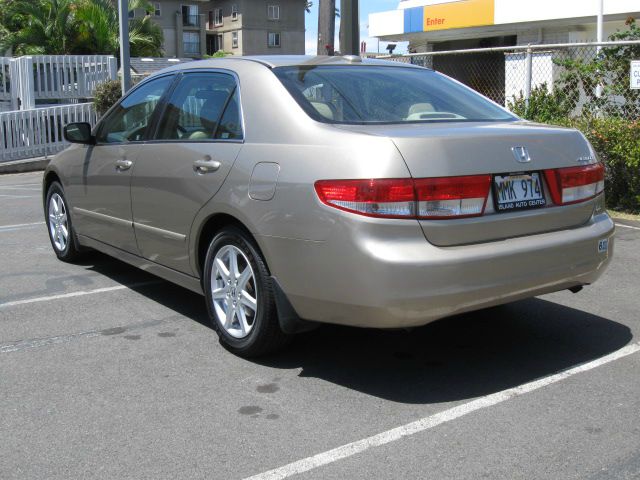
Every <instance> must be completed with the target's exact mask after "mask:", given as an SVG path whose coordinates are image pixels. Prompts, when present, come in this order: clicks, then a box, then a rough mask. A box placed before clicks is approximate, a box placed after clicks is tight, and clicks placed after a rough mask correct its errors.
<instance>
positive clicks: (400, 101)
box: [273, 65, 516, 124]
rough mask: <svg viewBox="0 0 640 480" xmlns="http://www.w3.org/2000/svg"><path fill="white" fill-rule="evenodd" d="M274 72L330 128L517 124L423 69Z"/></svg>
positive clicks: (488, 103)
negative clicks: (506, 122) (336, 126)
mask: <svg viewBox="0 0 640 480" xmlns="http://www.w3.org/2000/svg"><path fill="white" fill-rule="evenodd" d="M273 72H274V73H275V74H276V76H277V77H278V78H279V79H280V81H281V82H282V83H283V84H284V86H285V87H286V88H287V90H288V91H289V93H291V95H292V96H293V97H294V98H295V99H296V100H297V102H298V103H299V104H300V106H301V107H302V108H303V109H304V110H305V111H306V112H307V113H308V114H309V115H310V116H311V117H312V118H314V119H316V120H319V121H322V122H327V123H347V124H370V123H373V124H375V123H407V122H482V121H509V120H516V117H514V116H513V115H511V114H510V113H509V112H507V111H506V110H504V109H502V108H501V107H499V106H498V105H496V104H494V103H493V102H491V101H489V100H487V99H486V98H484V97H483V96H481V95H479V94H477V93H475V92H474V91H472V90H470V89H468V88H466V87H464V86H462V85H460V84H459V83H457V82H455V81H453V80H451V79H449V78H447V77H445V76H444V75H441V74H439V73H436V72H434V71H432V70H427V69H422V68H410V67H395V66H377V65H359V66H355V65H354V66H349V65H342V66H339V65H334V66H329V65H320V66H308V67H307V66H304V67H279V68H275V69H273Z"/></svg>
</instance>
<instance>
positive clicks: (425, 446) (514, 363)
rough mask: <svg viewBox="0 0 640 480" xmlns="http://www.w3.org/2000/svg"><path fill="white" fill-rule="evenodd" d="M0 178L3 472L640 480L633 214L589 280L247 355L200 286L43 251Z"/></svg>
mask: <svg viewBox="0 0 640 480" xmlns="http://www.w3.org/2000/svg"><path fill="white" fill-rule="evenodd" d="M40 181H41V173H29V174H18V175H5V176H0V205H2V207H3V208H1V209H0V439H1V440H0V478H1V479H14V478H15V479H43V478H47V479H71V478H104V479H114V478H132V479H161V478H172V479H173V478H176V479H177V478H185V479H199V478H203V479H204V478H207V479H243V478H247V477H254V478H255V479H269V478H287V477H289V476H293V477H294V478H312V479H371V478H376V479H377V478H389V479H393V478H421V479H426V478H433V479H449V478H452V479H454V478H455V479H459V478H465V479H466V478H469V479H476V478H489V479H520V478H522V479H531V478H545V479H546V478H548V479H565V478H566V479H609V478H611V479H632V478H633V479H637V478H640V341H639V338H640V319H639V312H640V273H639V272H640V269H639V267H640V225H637V224H633V222H627V225H626V226H622V225H620V226H619V227H618V229H617V232H616V246H615V257H614V260H613V262H612V264H611V266H610V268H609V270H608V271H607V272H606V274H605V275H604V276H603V278H602V279H601V280H600V281H599V283H597V284H595V285H593V286H591V287H588V288H585V289H584V290H583V291H582V292H580V293H579V294H572V293H569V292H559V293H555V294H551V295H546V296H543V297H539V298H535V299H531V300H526V301H522V302H517V303H513V304H510V305H506V306H502V307H498V308H492V309H489V310H485V311H482V312H477V313H472V314H466V315H462V316H458V317H455V318H451V319H447V320H443V321H439V322H436V323H433V324H431V325H428V326H426V327H423V328H420V329H417V330H413V331H411V332H405V331H388V332H384V331H369V330H360V329H352V328H343V327H333V326H326V327H323V328H321V329H319V330H317V331H314V332H311V333H308V334H304V335H302V336H300V337H299V338H298V339H297V341H296V343H295V344H294V346H293V347H292V348H290V349H289V350H288V351H286V352H284V353H281V354H279V355H275V356H271V357H268V358H264V359H260V360H257V361H247V360H243V359H240V358H237V357H234V356H233V355H231V354H229V353H228V352H226V351H225V350H224V349H223V348H222V347H221V346H220V345H219V344H218V342H217V339H216V335H215V333H214V332H213V331H212V330H211V329H210V328H209V327H207V326H206V311H205V306H204V301H203V300H202V298H201V297H199V296H198V295H196V294H193V293H191V292H189V291H187V290H184V289H182V288H180V287H177V286H174V285H172V284H170V283H168V282H165V281H162V280H159V279H157V278H155V277H152V276H150V275H148V274H146V273H144V272H142V271H139V270H136V269H134V268H133V267H129V266H128V265H126V264H124V263H121V262H118V261H116V260H112V259H110V258H108V257H106V256H104V255H101V254H97V253H96V254H93V255H91V256H89V257H88V258H87V259H86V260H85V261H84V262H83V263H82V264H79V265H70V264H65V263H62V262H59V261H58V260H57V259H56V258H55V256H54V254H53V252H52V251H51V246H50V244H49V240H48V238H47V232H46V228H45V226H44V223H43V220H42V213H41V196H40Z"/></svg>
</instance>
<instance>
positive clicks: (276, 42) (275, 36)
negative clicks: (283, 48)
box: [269, 32, 280, 47]
mask: <svg viewBox="0 0 640 480" xmlns="http://www.w3.org/2000/svg"><path fill="white" fill-rule="evenodd" d="M269 46H270V47H279V46H280V33H278V32H269Z"/></svg>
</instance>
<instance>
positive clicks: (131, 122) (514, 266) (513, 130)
mask: <svg viewBox="0 0 640 480" xmlns="http://www.w3.org/2000/svg"><path fill="white" fill-rule="evenodd" d="M65 136H66V139H67V140H68V141H70V142H72V143H73V145H72V146H70V147H69V148H68V149H66V150H65V151H63V152H62V153H60V154H59V155H57V156H56V157H55V158H54V159H53V160H52V162H51V163H50V165H49V166H48V168H47V170H46V172H45V175H44V194H43V196H44V210H45V216H46V221H47V224H48V226H49V234H50V237H51V244H52V246H53V249H54V252H55V253H56V255H57V256H58V257H59V258H60V259H61V260H64V261H73V260H74V259H75V258H77V256H78V255H79V254H80V253H81V251H82V250H84V249H95V250H99V251H101V252H104V253H106V254H108V255H111V256H113V257H115V258H117V259H119V260H123V261H125V262H128V263H130V264H132V265H135V266H137V267H140V268H143V269H144V270H146V271H148V272H151V273H154V274H156V275H158V276H160V277H162V278H164V279H167V280H169V281H171V282H175V283H177V284H179V285H181V286H183V287H186V288H189V289H191V290H193V291H196V292H198V293H201V294H203V295H204V297H205V299H206V304H207V307H208V312H209V316H210V319H211V325H212V326H213V328H215V330H216V332H217V333H218V335H219V337H220V340H221V342H222V344H223V345H224V346H225V347H226V348H228V349H229V350H231V351H233V352H235V353H237V354H239V355H243V356H256V355H260V354H264V353H267V352H270V351H274V350H276V349H278V348H280V347H282V346H283V345H285V344H286V343H287V342H289V341H290V339H291V338H292V337H293V336H294V334H295V333H297V332H300V331H303V330H307V329H309V328H312V327H313V326H315V325H317V324H319V323H335V324H343V325H354V326H359V327H374V328H398V327H414V326H419V325H424V324H426V323H429V322H432V321H434V320H436V319H439V318H442V317H447V316H450V315H454V314H457V313H460V312H467V311H472V310H477V309H481V308H485V307H489V306H493V305H499V304H503V303H506V302H511V301H514V300H518V299H523V298H527V297H532V296H535V295H540V294H544V293H548V292H553V291H557V290H563V289H569V290H572V291H578V290H579V289H580V288H582V286H584V285H588V284H590V283H593V282H594V281H595V280H596V279H597V278H598V277H599V276H600V275H601V274H602V272H603V271H604V269H605V267H606V266H607V264H608V262H609V260H610V259H611V255H612V249H613V234H614V224H613V222H612V221H611V219H610V218H609V216H608V215H607V213H606V211H605V208H604V194H603V190H604V167H603V165H602V164H601V163H599V161H598V159H597V158H596V155H595V153H594V151H593V149H592V147H591V146H590V145H589V143H588V142H587V140H586V139H585V138H584V136H583V135H582V134H580V133H579V132H578V131H576V130H571V129H566V128H556V127H550V126H545V125H538V124H533V123H530V122H526V121H523V120H522V119H520V118H518V117H516V116H514V115H513V114H512V113H510V112H509V111H507V110H505V109H504V108H502V107H501V106H499V105H497V104H495V103H493V102H491V101H490V100H488V99H486V98H485V97H483V96H481V95H479V94H477V93H475V92H474V91H472V90H471V89H469V88H467V87H466V86H464V85H462V84H460V83H458V82H456V81H454V80H452V79H450V78H448V77H446V76H444V75H441V74H439V73H437V72H434V71H432V70H429V69H425V68H421V67H416V66H411V65H405V64H398V63H394V62H385V61H377V60H362V59H360V58H359V57H302V56H295V57H294V56H278V57H240V58H226V59H216V60H205V61H199V62H193V63H187V64H183V65H180V66H176V67H172V68H169V69H166V70H163V71H161V72H159V73H157V74H155V75H153V76H151V77H149V78H147V79H146V80H144V81H143V82H141V83H140V84H138V85H137V86H136V87H135V88H134V89H133V90H131V91H130V92H129V93H128V94H127V95H126V96H124V98H122V99H121V100H120V101H119V102H118V103H117V104H116V105H115V106H114V107H113V108H111V110H109V111H108V112H107V113H106V115H104V116H103V117H102V119H100V121H99V122H98V123H97V125H96V126H95V128H93V129H91V127H90V126H89V124H86V123H73V124H69V125H67V126H66V127H65Z"/></svg>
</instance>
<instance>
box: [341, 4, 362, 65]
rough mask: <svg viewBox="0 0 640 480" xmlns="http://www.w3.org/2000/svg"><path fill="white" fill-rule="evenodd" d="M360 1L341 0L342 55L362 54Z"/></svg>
mask: <svg viewBox="0 0 640 480" xmlns="http://www.w3.org/2000/svg"><path fill="white" fill-rule="evenodd" d="M358 7H359V5H358V0H340V53H341V54H342V55H359V54H360V14H359V8H358Z"/></svg>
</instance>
